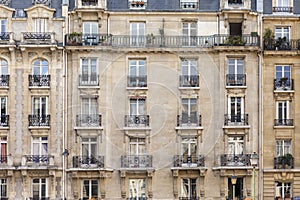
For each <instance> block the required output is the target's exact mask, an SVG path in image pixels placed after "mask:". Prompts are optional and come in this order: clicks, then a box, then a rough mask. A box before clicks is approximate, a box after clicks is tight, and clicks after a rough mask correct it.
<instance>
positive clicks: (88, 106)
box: [80, 97, 100, 126]
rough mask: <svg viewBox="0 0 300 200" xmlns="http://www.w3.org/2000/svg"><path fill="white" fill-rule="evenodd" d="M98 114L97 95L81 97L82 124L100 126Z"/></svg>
mask: <svg viewBox="0 0 300 200" xmlns="http://www.w3.org/2000/svg"><path fill="white" fill-rule="evenodd" d="M99 120H100V118H99V115H98V101H97V98H96V97H91V98H89V97H87V98H82V99H81V116H80V125H81V126H98V125H99Z"/></svg>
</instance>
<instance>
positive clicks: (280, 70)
mask: <svg viewBox="0 0 300 200" xmlns="http://www.w3.org/2000/svg"><path fill="white" fill-rule="evenodd" d="M275 77H276V81H277V82H279V81H280V80H281V78H287V84H286V86H290V87H291V85H292V84H291V81H292V66H290V65H276V66H275ZM286 86H284V87H286Z"/></svg>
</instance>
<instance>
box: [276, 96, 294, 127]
mask: <svg viewBox="0 0 300 200" xmlns="http://www.w3.org/2000/svg"><path fill="white" fill-rule="evenodd" d="M291 107H292V102H291V101H276V120H275V125H277V126H292V125H293V120H292V109H291Z"/></svg>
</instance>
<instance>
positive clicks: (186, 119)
mask: <svg viewBox="0 0 300 200" xmlns="http://www.w3.org/2000/svg"><path fill="white" fill-rule="evenodd" d="M183 126H189V127H193V126H195V127H198V126H201V115H197V114H196V115H187V114H184V113H183V115H177V127H183Z"/></svg>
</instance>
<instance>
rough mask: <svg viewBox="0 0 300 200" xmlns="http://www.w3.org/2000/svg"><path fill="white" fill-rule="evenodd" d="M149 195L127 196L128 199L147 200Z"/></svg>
mask: <svg viewBox="0 0 300 200" xmlns="http://www.w3.org/2000/svg"><path fill="white" fill-rule="evenodd" d="M147 199H148V198H147V197H142V196H141V197H139V196H135V197H128V198H126V200H147Z"/></svg>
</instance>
